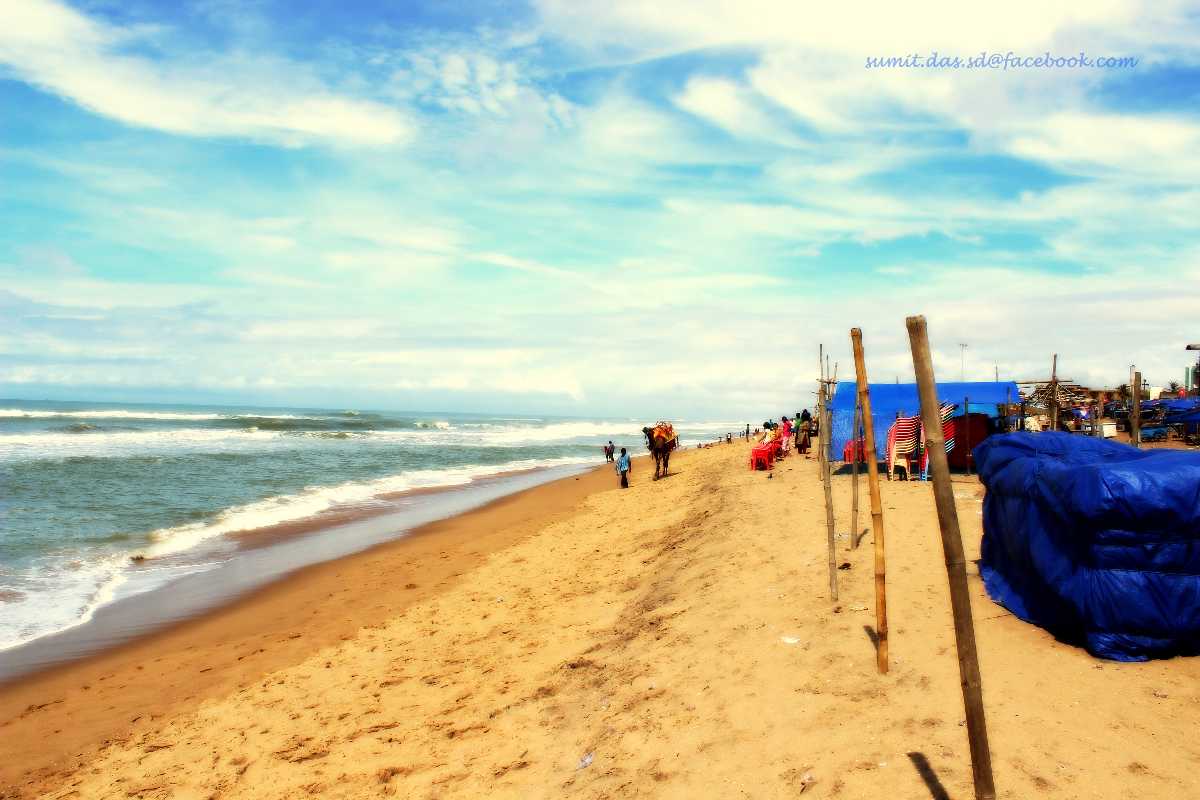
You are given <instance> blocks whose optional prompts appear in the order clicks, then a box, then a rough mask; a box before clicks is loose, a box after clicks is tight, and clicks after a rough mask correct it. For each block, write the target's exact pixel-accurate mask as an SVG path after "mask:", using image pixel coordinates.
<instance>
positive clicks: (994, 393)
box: [830, 381, 1021, 468]
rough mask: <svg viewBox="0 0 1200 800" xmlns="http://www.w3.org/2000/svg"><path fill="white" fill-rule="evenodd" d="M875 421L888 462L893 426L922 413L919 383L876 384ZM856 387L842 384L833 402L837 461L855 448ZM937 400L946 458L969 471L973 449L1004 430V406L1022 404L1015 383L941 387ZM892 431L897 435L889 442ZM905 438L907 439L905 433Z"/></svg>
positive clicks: (878, 450) (878, 448)
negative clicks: (944, 424) (944, 423)
mask: <svg viewBox="0 0 1200 800" xmlns="http://www.w3.org/2000/svg"><path fill="white" fill-rule="evenodd" d="M870 390H871V418H872V419H873V420H874V422H875V455H876V458H877V459H878V460H879V461H885V462H886V461H889V458H888V456H889V453H888V441H889V438H890V439H893V440H894V439H895V438H896V436H895V433H896V431H894V430H893V426H896V425H897V424H898V422H897V421H898V420H899V421H900V422H899V425H900V426H904V425H905V424H906V423H905V422H904V420H906V419H908V420H911V419H912V418H914V417H916V416H918V415H919V414H920V413H921V401H920V400H919V399H918V397H917V384H915V383H872V384H870ZM856 394H857V386H856V385H855V383H854V382H853V381H847V382H845V383H839V384H838V387H837V391H836V392H835V393H834V396H833V402H832V403H830V410H831V412H832V430H831V435H830V445H831V449H832V452H831V454H830V458H831V459H832V460H834V461H838V460H843V461H844V460H850V459H851V458H852V457H853V450H854V447H853V445H852V443H851V440H852V439H853V438H854V437H853V433H852V429H853V427H854V409H855V405H856V403H857V397H856ZM937 394H938V400H939V401H941V403H942V404H943V408H944V409H945V411H944V414H943V416H944V418H945V419H947V421H948V424H947V429H946V432H947V434H948V436H947V439H948V443H949V441H950V440H951V439H952V440H953V442H954V445H953V447H951V448H950V449H949V450H948V453H947V457H948V458H949V460H950V466H951V467H958V468H964V467H966V466H967V454H968V453H969V452H970V450H971V449H973V448H974V447H975V445H977V444H979V443H980V442H982V441H983V440H984V439H986V438H987V437H988V436H991V435H992V434H993V433H996V432H998V431H1000V430H1002V428H1003V418H1004V409H1005V404H1006V403H1020V402H1021V392H1020V389H1018V387H1017V384H1016V383H1013V382H1012V381H977V382H972V381H967V382H958V383H949V382H945V383H943V382H939V383H938V384H937ZM889 432H890V433H892V434H893V435H892V436H891V437H889V435H888V434H889ZM902 436H903V434H902ZM860 451H861V448H860Z"/></svg>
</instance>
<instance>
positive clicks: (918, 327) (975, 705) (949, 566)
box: [907, 317, 996, 800]
mask: <svg viewBox="0 0 1200 800" xmlns="http://www.w3.org/2000/svg"><path fill="white" fill-rule="evenodd" d="M907 325H908V337H909V342H910V344H911V346H912V356H913V367H914V369H915V371H916V374H917V390H918V394H919V395H920V398H921V419H922V421H923V423H924V425H925V440H926V446H927V447H928V448H929V471H930V474H931V476H932V479H933V498H934V502H935V504H936V505H937V515H938V523H939V525H940V527H941V532H942V551H943V553H944V555H945V558H946V575H947V577H948V578H949V580H950V606H951V610H952V611H953V614H954V640H955V644H956V645H957V649H958V673H959V679H960V683H961V684H962V692H963V706H964V707H965V710H966V716H967V739H968V741H969V743H970V747H971V772H972V774H973V777H974V779H975V797H976V800H995V797H996V786H995V783H994V781H993V779H992V755H991V750H990V748H989V747H988V736H987V721H986V719H985V716H984V710H983V690H982V680H981V678H980V674H979V656H978V654H977V652H976V650H975V626H974V623H973V620H972V618H971V597H970V594H969V593H968V590H967V570H966V563H965V558H964V556H963V544H962V532H961V531H960V530H959V526H958V511H957V509H955V507H954V488H953V486H952V485H951V483H950V467H949V464H948V463H947V461H946V445H945V438H944V436H943V434H942V420H941V415H940V414H939V412H938V397H937V384H936V383H935V382H934V377H933V358H932V357H931V356H930V353H929V335H928V332H927V331H926V327H925V318H924V317H909V318H908V320H907Z"/></svg>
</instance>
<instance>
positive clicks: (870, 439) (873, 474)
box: [850, 328, 888, 674]
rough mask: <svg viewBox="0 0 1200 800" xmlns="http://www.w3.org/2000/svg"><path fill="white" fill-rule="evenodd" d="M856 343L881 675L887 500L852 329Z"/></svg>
mask: <svg viewBox="0 0 1200 800" xmlns="http://www.w3.org/2000/svg"><path fill="white" fill-rule="evenodd" d="M850 339H851V341H852V342H853V343H854V372H855V376H856V377H857V378H858V404H859V406H861V407H862V422H863V439H864V440H865V441H864V442H863V451H864V452H865V454H866V457H867V481H868V483H869V484H870V488H871V531H872V533H873V536H872V538H873V539H874V540H875V636H876V638H877V639H878V640H879V641H878V645H877V646H876V648H875V666H876V667H877V668H878V670H879V672H880V674H884V673H886V672H887V671H888V624H887V558H886V553H885V551H884V537H883V501H882V500H880V498H879V456H878V455H876V450H875V418H874V417H872V416H871V390H870V384H869V383H868V382H867V361H866V358H865V357H864V355H863V344H862V331H861V330H860V329H858V328H851V329H850Z"/></svg>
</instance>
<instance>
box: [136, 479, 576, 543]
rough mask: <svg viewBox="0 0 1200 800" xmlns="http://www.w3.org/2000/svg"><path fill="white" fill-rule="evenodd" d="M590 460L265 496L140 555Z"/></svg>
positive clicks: (163, 533)
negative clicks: (387, 498) (402, 495)
mask: <svg viewBox="0 0 1200 800" xmlns="http://www.w3.org/2000/svg"><path fill="white" fill-rule="evenodd" d="M590 461H591V459H583V458H552V459H521V460H517V461H509V462H507V463H504V464H492V465H469V466H463V467H450V468H446V469H429V470H414V471H411V472H402V473H400V474H398V475H390V476H388V477H385V478H377V479H375V480H370V481H347V482H345V483H339V484H336V485H333V486H313V487H310V488H308V489H305V490H304V491H302V492H297V493H295V494H287V495H279V496H276V497H268V498H266V499H264V500H259V501H257V502H254V503H248V504H246V505H242V506H235V507H233V508H229V509H226V510H225V511H222V512H221V513H220V514H218V515H217V516H216V517H215V518H214V519H212V520H208V521H205V522H197V523H191V524H188V525H180V526H176V527H172V528H163V529H160V530H157V531H154V532H153V533H152V534H150V538H151V540H152V541H153V543H152V544H151V545H150V546H149V547H148V548H147V549H146V550H144V551H142V553H141V555H144V556H145V557H146V558H147V559H154V558H161V557H162V556H166V555H171V554H174V553H179V552H183V551H185V550H190V549H192V548H194V547H195V546H196V545H198V544H200V543H201V542H203V541H205V540H207V539H212V538H213V537H217V536H223V535H225V534H229V533H237V532H242V531H253V530H259V529H262V528H269V527H272V526H274V525H281V524H284V523H287V522H296V521H298V520H304V519H310V518H312V517H317V516H319V515H321V514H324V513H327V512H330V511H334V510H337V509H342V508H347V507H353V506H361V505H363V504H367V503H369V502H371V501H373V500H375V499H377V498H379V497H381V496H383V495H388V494H396V493H399V492H406V491H410V490H413V489H425V488H438V487H449V486H461V485H463V484H467V483H470V482H471V481H473V480H476V479H478V478H483V477H488V476H491V475H498V474H500V473H504V472H515V471H519V470H526V469H537V468H546V467H555V466H566V465H573V464H585V463H589V462H590Z"/></svg>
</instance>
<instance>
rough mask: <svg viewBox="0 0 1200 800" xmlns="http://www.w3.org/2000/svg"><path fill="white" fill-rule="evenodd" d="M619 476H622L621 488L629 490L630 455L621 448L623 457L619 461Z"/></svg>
mask: <svg viewBox="0 0 1200 800" xmlns="http://www.w3.org/2000/svg"><path fill="white" fill-rule="evenodd" d="M617 474H618V475H620V476H621V488H622V489H628V488H629V454H628V453H626V452H625V448H624V447H622V448H621V457H620V458H618V459H617Z"/></svg>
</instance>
